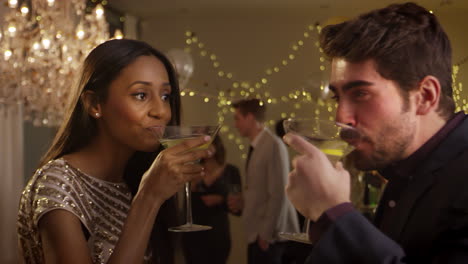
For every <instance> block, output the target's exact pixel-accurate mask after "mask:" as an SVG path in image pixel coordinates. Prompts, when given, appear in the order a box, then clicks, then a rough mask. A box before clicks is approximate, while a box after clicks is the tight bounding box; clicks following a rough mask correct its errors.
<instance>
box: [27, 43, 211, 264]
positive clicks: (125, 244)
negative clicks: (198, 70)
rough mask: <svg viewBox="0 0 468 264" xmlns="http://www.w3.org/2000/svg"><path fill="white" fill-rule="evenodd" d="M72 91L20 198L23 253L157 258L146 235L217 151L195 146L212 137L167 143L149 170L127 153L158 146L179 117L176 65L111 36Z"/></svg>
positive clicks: (42, 258) (31, 257)
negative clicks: (61, 120)
mask: <svg viewBox="0 0 468 264" xmlns="http://www.w3.org/2000/svg"><path fill="white" fill-rule="evenodd" d="M71 99H72V101H71V104H70V107H69V109H68V111H67V112H66V113H65V121H64V123H63V125H62V126H61V127H60V129H59V131H58V133H57V135H56V137H55V139H54V142H53V143H52V146H51V147H50V149H49V150H48V152H47V153H46V155H45V156H44V158H43V160H42V162H41V167H40V169H38V170H37V172H36V173H35V174H34V176H33V177H32V178H31V179H30V181H29V183H28V184H27V186H26V187H25V190H24V192H23V195H22V197H21V201H20V209H19V215H18V235H19V247H20V251H21V252H20V253H21V255H22V258H23V261H24V262H25V263H142V262H143V261H147V262H154V261H155V259H154V258H153V259H152V255H157V254H158V252H154V251H153V250H152V249H151V248H148V241H149V240H150V236H151V234H152V229H153V224H154V222H155V219H156V216H157V214H158V212H159V209H160V208H161V205H162V204H163V203H164V201H166V200H167V199H168V198H170V197H171V196H173V195H174V194H175V193H176V192H177V191H178V190H179V189H180V188H181V187H182V186H183V184H184V182H186V181H187V180H192V179H194V178H197V177H199V176H201V175H203V174H204V172H203V167H202V166H201V165H199V164H195V163H193V162H190V161H193V160H197V159H200V158H207V157H209V156H210V152H209V151H206V150H205V151H203V150H197V151H192V152H187V150H188V149H190V148H193V147H195V146H198V145H201V144H203V143H204V142H206V141H208V140H209V137H200V138H198V139H193V140H191V141H187V142H186V143H183V144H180V145H178V146H174V147H173V148H169V149H166V150H162V151H160V152H159V154H158V155H157V157H156V158H155V159H154V161H152V163H150V164H149V165H151V166H148V167H147V168H144V169H143V170H146V169H147V170H146V172H144V174H143V176H141V174H140V175H139V171H138V170H135V171H134V172H132V168H138V167H137V166H135V163H132V164H129V160H132V161H135V157H136V156H138V157H142V156H144V154H142V152H155V151H158V150H159V147H160V146H159V141H158V136H157V135H158V134H159V133H160V132H161V131H162V130H163V129H164V126H165V125H167V124H171V125H177V124H179V122H180V116H179V115H180V109H179V108H180V98H179V89H178V84H177V80H176V77H175V73H174V70H173V68H172V66H171V64H170V62H169V61H168V59H167V58H166V57H165V56H164V55H163V54H161V53H160V52H158V51H156V50H155V49H153V48H152V47H151V46H149V45H148V44H146V43H144V42H140V41H135V40H111V41H108V42H105V43H103V44H101V45H99V46H98V47H96V48H95V49H94V50H93V51H92V52H91V53H90V54H89V55H88V57H87V58H86V60H85V62H84V65H83V68H82V73H81V78H80V80H79V82H78V85H77V87H76V88H75V90H74V91H73V92H72V94H71ZM148 155H151V153H149V154H148ZM142 160H143V161H145V160H148V158H146V159H143V158H142ZM138 169H139V170H141V169H142V168H138ZM124 175H126V176H127V177H136V178H139V177H142V178H141V182H139V183H137V184H135V180H133V181H132V183H133V184H134V186H137V189H136V192H135V195H132V193H131V189H130V187H129V184H127V183H126V182H125V181H124ZM137 181H138V180H137ZM154 233H156V232H154ZM151 241H154V239H151Z"/></svg>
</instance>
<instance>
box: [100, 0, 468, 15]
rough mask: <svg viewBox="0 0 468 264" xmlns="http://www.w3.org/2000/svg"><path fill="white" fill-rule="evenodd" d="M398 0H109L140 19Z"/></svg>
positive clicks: (424, 0)
mask: <svg viewBox="0 0 468 264" xmlns="http://www.w3.org/2000/svg"><path fill="white" fill-rule="evenodd" d="M413 1H414V2H417V3H419V4H421V5H423V6H425V7H426V8H429V9H436V10H444V11H450V10H460V9H467V10H468V1H467V0H413ZM395 2H405V1H401V0H196V1H194V0H165V1H163V0H132V1H129V0H110V1H109V3H110V6H112V7H113V8H115V9H117V10H118V11H120V12H122V13H126V14H131V15H134V16H136V17H139V18H141V19H150V18H153V17H157V16H163V15H164V16H174V15H193V16H199V15H202V16H206V15H210V14H215V13H216V14H223V15H226V14H236V13H238V11H239V10H242V11H243V12H242V13H243V14H244V13H245V11H246V10H250V11H252V12H254V13H259V14H261V13H291V14H294V13H296V12H307V13H314V12H328V13H329V14H335V13H336V14H342V13H343V12H349V11H350V10H352V11H351V12H352V13H356V12H360V11H362V10H370V9H374V8H378V7H383V6H386V5H388V4H390V3H395Z"/></svg>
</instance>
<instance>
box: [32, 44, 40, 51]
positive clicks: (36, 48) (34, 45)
mask: <svg viewBox="0 0 468 264" xmlns="http://www.w3.org/2000/svg"><path fill="white" fill-rule="evenodd" d="M40 48H41V45H40V44H39V43H38V42H34V44H33V49H35V50H38V49H40Z"/></svg>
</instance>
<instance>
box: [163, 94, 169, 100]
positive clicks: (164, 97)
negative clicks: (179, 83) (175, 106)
mask: <svg viewBox="0 0 468 264" xmlns="http://www.w3.org/2000/svg"><path fill="white" fill-rule="evenodd" d="M161 99H162V100H163V101H169V99H171V95H170V94H164V95H163V96H161Z"/></svg>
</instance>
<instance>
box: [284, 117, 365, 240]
mask: <svg viewBox="0 0 468 264" xmlns="http://www.w3.org/2000/svg"><path fill="white" fill-rule="evenodd" d="M283 127H284V130H285V132H286V133H290V132H291V133H295V134H298V135H301V136H302V137H304V138H305V139H306V140H307V141H309V142H310V143H312V144H313V145H314V146H315V147H317V148H318V149H320V150H321V151H322V152H323V153H325V155H327V157H328V159H329V160H330V162H331V163H333V164H335V163H336V162H338V161H339V160H340V159H342V158H343V157H344V156H346V155H348V154H349V153H350V152H351V151H352V150H353V149H354V147H353V146H352V145H350V144H348V142H354V143H355V142H357V141H358V140H360V138H361V134H360V133H359V132H358V131H357V130H356V129H355V128H354V127H351V126H348V125H345V124H342V123H338V122H334V121H328V120H321V119H300V118H299V119H287V120H284V121H283ZM304 221H305V222H304V225H303V230H302V233H288V232H280V233H279V236H280V237H281V238H284V239H288V240H293V241H296V242H301V243H306V244H311V242H310V240H309V222H310V220H309V219H305V220H304Z"/></svg>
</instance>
